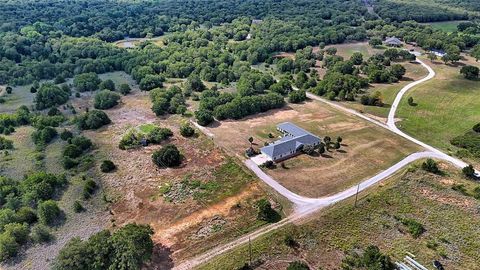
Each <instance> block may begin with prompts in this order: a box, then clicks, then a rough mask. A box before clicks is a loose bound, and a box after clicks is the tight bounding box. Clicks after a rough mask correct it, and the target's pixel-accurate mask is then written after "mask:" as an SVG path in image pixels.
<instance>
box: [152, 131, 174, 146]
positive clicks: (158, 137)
mask: <svg viewBox="0 0 480 270" xmlns="http://www.w3.org/2000/svg"><path fill="white" fill-rule="evenodd" d="M172 136H173V132H172V131H171V130H170V129H168V128H161V127H154V128H153V129H152V130H151V131H150V132H149V133H147V140H148V142H149V143H161V142H162V141H164V140H166V139H168V138H170V137H172Z"/></svg>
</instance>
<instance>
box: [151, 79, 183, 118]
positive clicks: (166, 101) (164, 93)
mask: <svg viewBox="0 0 480 270" xmlns="http://www.w3.org/2000/svg"><path fill="white" fill-rule="evenodd" d="M150 99H151V100H152V103H153V105H152V111H153V112H154V113H155V115H157V116H160V115H164V114H166V113H171V114H184V113H185V112H186V111H187V106H186V105H185V97H184V95H183V93H182V89H181V88H180V87H178V86H171V87H170V88H168V89H162V88H156V89H154V90H152V91H150Z"/></svg>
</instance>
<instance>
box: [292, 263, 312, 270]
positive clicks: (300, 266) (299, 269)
mask: <svg viewBox="0 0 480 270" xmlns="http://www.w3.org/2000/svg"><path fill="white" fill-rule="evenodd" d="M287 270H310V267H308V265H307V264H306V263H304V262H301V261H294V262H291V263H290V264H289V265H288V267H287Z"/></svg>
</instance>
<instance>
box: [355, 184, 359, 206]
mask: <svg viewBox="0 0 480 270" xmlns="http://www.w3.org/2000/svg"><path fill="white" fill-rule="evenodd" d="M359 190H360V184H358V186H357V193H356V194H355V207H357V199H358V191H359Z"/></svg>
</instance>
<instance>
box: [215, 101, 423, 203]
mask: <svg viewBox="0 0 480 270" xmlns="http://www.w3.org/2000/svg"><path fill="white" fill-rule="evenodd" d="M285 121H290V122H292V123H295V124H297V125H298V126H300V127H302V128H304V129H306V130H308V131H310V132H312V133H314V134H316V135H318V136H320V137H322V138H323V137H324V136H330V137H332V139H333V140H335V138H336V137H337V136H341V137H342V138H343V142H342V144H343V146H342V147H341V149H340V150H338V151H336V150H330V151H329V152H327V153H325V155H324V156H323V157H315V156H307V155H300V156H297V157H294V158H291V159H288V160H286V161H284V165H285V166H280V165H279V166H277V168H276V169H273V170H267V173H268V174H270V175H271V176H272V177H273V178H275V179H277V180H278V181H279V182H280V183H281V184H282V185H284V186H285V187H287V188H288V189H290V190H292V191H293V192H296V193H299V194H301V195H304V196H309V197H320V196H325V195H328V194H332V193H336V192H338V191H341V190H343V189H345V188H346V187H349V186H352V185H354V184H355V183H358V182H360V181H362V180H364V179H366V178H368V177H370V176H373V175H375V174H377V173H379V172H380V171H382V170H384V169H386V168H388V167H390V166H391V165H393V164H394V163H396V162H398V161H400V160H401V159H402V158H404V157H405V156H407V155H408V154H410V153H412V152H415V151H418V150H419V148H418V147H417V146H416V145H413V144H412V143H410V142H408V141H406V140H404V139H402V138H400V137H398V136H395V135H394V134H392V133H391V132H389V131H387V130H385V129H382V128H380V127H377V126H375V125H373V124H370V123H367V122H365V121H362V120H360V119H358V118H356V117H353V116H349V115H345V114H344V113H343V112H340V111H337V110H334V109H331V108H330V107H327V106H326V105H323V104H321V103H318V102H313V101H310V102H306V103H305V104H299V105H294V104H290V105H289V107H286V108H284V109H280V110H275V111H271V112H268V113H264V114H260V115H258V116H255V117H249V118H246V119H243V120H239V121H223V122H221V123H217V126H215V125H214V126H213V127H210V128H209V130H210V131H211V132H212V133H214V134H215V142H216V143H217V144H219V145H220V146H222V147H224V148H225V149H227V151H229V152H230V154H232V155H237V156H238V157H239V158H244V157H243V154H244V151H245V150H246V149H247V148H248V147H249V145H250V144H249V142H248V138H249V137H250V136H253V137H254V143H256V146H255V147H256V148H260V147H262V146H263V145H264V143H265V142H271V141H273V140H275V139H270V138H269V136H268V135H269V133H272V135H274V136H275V137H277V136H278V135H280V134H279V133H278V132H277V131H276V129H275V127H276V125H277V124H279V123H281V122H285Z"/></svg>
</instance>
